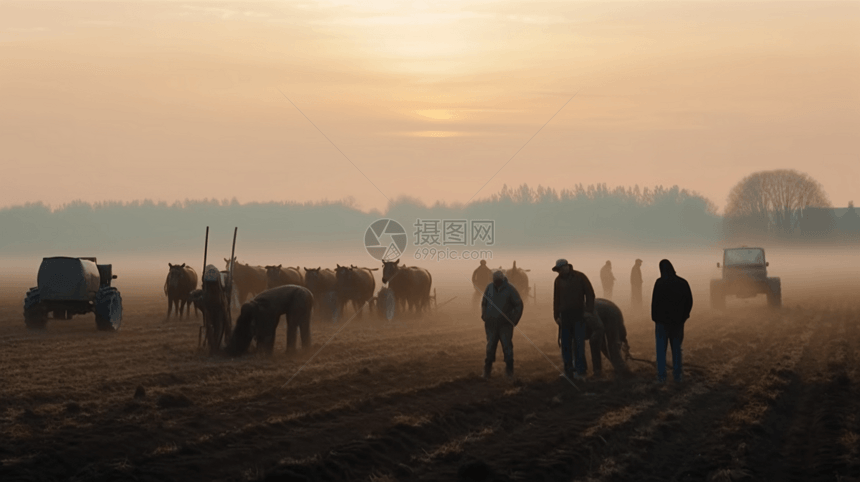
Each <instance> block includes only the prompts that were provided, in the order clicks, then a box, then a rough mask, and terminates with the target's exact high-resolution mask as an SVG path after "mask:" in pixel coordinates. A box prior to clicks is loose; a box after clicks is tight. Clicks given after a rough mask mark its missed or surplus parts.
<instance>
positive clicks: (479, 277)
mask: <svg viewBox="0 0 860 482" xmlns="http://www.w3.org/2000/svg"><path fill="white" fill-rule="evenodd" d="M492 282H493V270H491V269H490V268H489V267H487V261H486V260H483V259H482V260H481V264H480V265H479V266H478V267H477V268H475V271H473V272H472V286H474V287H475V294H474V295H473V296H472V301H473V302H477V301H478V300H477V298H480V297H481V295H482V294H483V293H484V290H485V289H486V288H487V285H488V284H490V283H492Z"/></svg>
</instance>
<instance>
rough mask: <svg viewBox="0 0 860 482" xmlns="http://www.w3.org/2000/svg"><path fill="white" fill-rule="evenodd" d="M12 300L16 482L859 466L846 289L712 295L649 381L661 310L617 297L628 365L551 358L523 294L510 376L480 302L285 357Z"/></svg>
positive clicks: (532, 476) (3, 392)
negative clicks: (203, 345) (581, 378)
mask: <svg viewBox="0 0 860 482" xmlns="http://www.w3.org/2000/svg"><path fill="white" fill-rule="evenodd" d="M25 290H26V288H24V289H23V290H21V291H20V293H24V291H25ZM22 298H23V295H20V296H18V294H17V293H3V294H2V297H0V367H2V368H0V479H2V480H4V481H9V480H34V481H46V480H105V481H112V480H153V481H154V480H158V481H164V480H272V481H300V480H360V481H376V482H381V481H394V480H428V481H431V480H475V481H478V480H487V481H490V480H496V481H506V480H523V481H540V480H547V481H554V480H574V479H578V480H639V481H647V480H696V481H699V480H714V481H735V480H775V481H776V480H778V481H791V480H797V481H810V480H828V481H836V480H842V481H847V480H855V479H856V478H858V477H860V393H858V387H860V371H858V359H857V357H858V355H857V354H858V352H860V326H858V324H860V301H858V299H857V297H856V296H850V295H845V296H842V295H838V294H831V295H829V296H826V295H825V296H815V297H809V299H803V298H802V297H801V298H798V297H795V298H794V299H793V300H791V301H789V300H786V306H785V307H783V309H781V310H778V311H774V310H770V309H768V308H767V307H765V306H764V305H765V303H764V301H763V299H760V300H757V301H755V302H750V303H735V304H730V306H729V307H728V308H727V309H726V310H724V311H707V310H704V309H701V308H700V309H699V310H698V311H695V312H694V315H693V317H692V318H691V319H690V321H689V322H688V324H687V327H686V334H685V340H684V357H685V358H684V361H685V364H686V366H685V377H686V378H685V381H684V382H683V383H681V384H675V383H673V382H671V377H670V381H669V382H668V383H667V384H657V383H655V380H656V374H655V368H654V365H653V361H652V360H654V336H653V332H654V328H653V324H652V323H651V322H650V320H649V319H648V318H647V317H646V316H645V314H644V313H641V314H636V313H634V312H633V310H631V309H630V308H629V307H628V306H626V305H624V304H623V303H621V307H622V308H623V309H624V310H625V316H626V317H627V327H628V330H629V342H630V346H631V349H632V354H633V356H634V357H636V358H639V359H641V360H644V361H630V362H629V364H630V367H631V368H632V369H633V375H632V376H631V377H629V378H621V377H616V376H615V374H614V373H613V372H612V368H611V366H610V364H609V363H608V360H604V372H605V374H604V376H603V378H601V379H593V378H592V379H589V380H588V381H587V382H580V383H578V384H577V385H572V384H571V383H569V382H567V381H565V380H564V379H560V378H559V365H560V361H561V360H560V356H559V349H558V346H557V343H556V339H557V338H556V328H555V324H554V323H553V322H552V321H551V317H550V316H549V315H550V312H549V311H548V308H549V307H548V306H543V305H538V306H535V305H534V304H532V305H527V307H526V311H525V315H524V316H523V319H522V321H521V323H520V324H519V326H518V329H517V333H516V334H515V338H514V347H515V359H516V362H515V363H516V379H515V380H513V381H510V380H507V379H506V378H505V376H504V364H503V363H502V360H501V349H499V353H498V360H497V363H496V365H495V370H494V373H493V377H492V378H491V379H490V380H483V379H482V378H481V377H480V374H481V369H482V365H483V358H484V344H485V337H484V332H483V325H482V322H481V321H480V319H479V317H478V316H477V310H476V308H475V307H474V306H473V305H471V303H470V302H468V301H462V302H461V301H459V300H455V302H452V303H449V304H446V305H445V306H443V307H441V308H439V309H438V310H437V312H435V313H433V314H431V315H427V316H425V317H423V318H420V319H416V318H407V319H401V318H396V319H395V320H394V321H392V322H386V321H380V320H379V319H377V318H375V317H371V316H367V315H365V316H364V317H362V318H361V319H358V318H356V319H352V320H351V321H348V322H341V323H339V324H332V323H331V322H324V321H318V320H316V321H314V322H313V323H312V330H313V338H314V345H313V346H312V347H311V348H310V349H308V350H304V351H302V352H299V353H298V354H295V355H291V356H290V355H287V354H286V353H285V338H286V336H285V327H284V324H283V323H282V324H281V326H279V329H278V338H277V342H276V345H275V354H274V355H273V356H271V357H267V356H262V355H255V354H253V353H252V354H250V355H247V356H244V357H241V358H235V359H233V358H219V357H215V358H211V357H209V356H208V352H206V351H204V350H200V349H198V347H197V344H198V327H199V325H200V319H195V318H194V317H193V316H192V317H191V318H190V319H187V320H182V321H179V320H173V319H172V320H170V321H165V319H164V312H165V299H164V298H163V297H160V296H156V295H152V294H149V295H137V296H132V295H130V294H126V293H124V296H123V298H124V304H125V306H124V309H125V319H124V320H123V327H122V329H121V330H120V331H119V332H117V333H104V332H99V331H97V330H96V326H95V321H94V320H93V319H92V315H90V316H78V317H75V318H74V319H72V320H66V321H59V320H58V321H51V322H49V323H48V328H47V330H45V331H42V332H38V331H29V330H27V329H26V328H25V327H24V322H23V317H22V313H21V311H22V307H21V299H22ZM461 298H462V299H467V298H468V295H467V296H463V297H461ZM440 299H441V297H440ZM458 303H459V304H458ZM706 304H707V303H706V301H702V302H700V303H699V305H706ZM670 358H671V355H670ZM589 362H590V358H589Z"/></svg>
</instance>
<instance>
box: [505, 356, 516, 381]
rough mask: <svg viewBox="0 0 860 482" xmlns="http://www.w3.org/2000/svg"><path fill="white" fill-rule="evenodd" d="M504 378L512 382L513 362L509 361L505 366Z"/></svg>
mask: <svg viewBox="0 0 860 482" xmlns="http://www.w3.org/2000/svg"><path fill="white" fill-rule="evenodd" d="M505 376H506V377H508V379H509V380H513V378H514V362H513V361H510V362H508V363H506V364H505Z"/></svg>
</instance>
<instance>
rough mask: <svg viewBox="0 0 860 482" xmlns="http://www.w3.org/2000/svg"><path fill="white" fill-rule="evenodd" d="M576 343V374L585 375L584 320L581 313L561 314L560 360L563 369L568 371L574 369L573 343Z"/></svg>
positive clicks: (586, 365) (586, 367)
mask: <svg viewBox="0 0 860 482" xmlns="http://www.w3.org/2000/svg"><path fill="white" fill-rule="evenodd" d="M574 341H575V342H576V350H574V351H575V353H576V365H575V368H576V373H578V374H580V375H585V372H586V370H588V364H587V363H586V362H585V320H584V319H583V318H582V313H581V312H580V313H579V316H576V314H575V313H561V359H562V361H563V362H564V369H565V371H568V370H570V369H572V368H574V363H573V360H572V359H573V355H574V354H573V353H572V352H571V350H572V348H573V342H574Z"/></svg>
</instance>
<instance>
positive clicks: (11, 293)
mask: <svg viewBox="0 0 860 482" xmlns="http://www.w3.org/2000/svg"><path fill="white" fill-rule="evenodd" d="M237 244H238V243H237ZM355 244H356V246H355V247H352V248H342V249H336V250H333V249H307V248H301V249H300V248H283V249H271V250H247V249H242V247H241V245H237V249H236V256H237V257H238V259H239V261H240V262H242V263H248V264H252V265H270V264H283V265H284V266H301V267H309V268H310V267H318V266H321V267H329V268H334V267H335V266H336V265H337V264H341V265H351V264H355V265H357V266H364V267H368V268H381V266H382V263H381V262H379V261H377V260H376V259H374V258H373V257H371V256H370V255H369V254H368V253H367V252H366V251H365V249H364V246H362V245H361V244H360V243H355ZM762 247H764V248H765V250H766V257H767V260H768V262H769V263H770V266H769V267H768V275H769V276H776V277H780V278H781V282H782V290H783V304H784V305H786V306H792V305H793V304H796V300H801V299H802V300H810V297H813V298H814V297H832V296H836V295H838V294H843V295H849V294H850V293H851V292H853V291H852V290H854V288H852V287H855V288H856V287H857V286H860V251H858V250H857V249H856V248H852V247H842V248H816V247H808V248H784V247H774V248H768V247H767V246H766V245H764V246H762ZM229 251H230V246H229V244H225V243H221V244H220V245H217V246H216V245H210V250H209V254H208V263H210V264H215V265H216V266H218V267H219V268H222V269H223V267H224V266H225V262H224V258H227V257H229V254H230V253H229ZM416 253H418V254H420V253H419V252H418V251H416V250H415V249H414V247H410V249H408V250H407V251H406V252H405V253H404V256H403V257H401V262H402V263H404V264H407V265H409V266H421V267H424V268H426V269H428V270H429V271H430V272H431V274H432V275H433V287H434V288H435V289H436V295H437V303H439V304H441V303H444V302H446V301H450V300H451V299H453V298H455V297H456V298H458V303H457V304H459V301H462V300H464V299H468V298H471V297H472V291H473V290H472V287H471V275H472V271H473V270H474V269H475V268H476V267H477V266H478V261H476V260H451V259H447V260H438V261H437V260H430V259H415V256H416ZM52 254H53V253H52ZM67 254H69V255H78V256H90V255H92V254H93V253H89V252H87V253H67ZM490 256H491V257H490ZM487 257H488V259H487V264H488V266H490V267H491V268H498V267H499V266H502V267H504V268H510V266H511V264H512V262H513V261H514V260H516V262H517V266H518V267H520V268H523V269H527V270H530V271H529V272H528V275H529V281H530V285H531V286H534V287H535V292H534V293H532V296H534V295H535V294H536V299H537V302H538V304H540V305H545V304H546V305H548V304H549V303H551V301H552V286H553V280H554V278H555V273H554V272H553V271H552V270H551V268H552V266H553V265H554V263H555V260H556V259H558V258H562V257H563V258H566V259H567V260H568V261H569V262H570V263H571V264H572V265H573V266H574V269H576V270H578V271H582V272H583V273H585V274H586V275H587V276H588V277H589V279H590V280H591V282H592V284H593V285H594V289H595V292H596V294H597V296H598V297H601V296H602V288H601V284H600V275H599V274H600V268H601V267H602V266H603V265H604V263H605V262H606V261H607V260H610V261H612V267H613V274H614V275H615V278H616V283H615V288H614V294H613V297H612V299H613V300H614V301H616V302H617V303H618V304H619V305H620V306H622V308H624V309H627V308H628V307H629V303H630V301H629V300H630V283H629V277H630V269H631V268H632V266H633V262H634V260H635V259H636V258H640V259H642V260H643V264H642V268H641V269H642V276H643V279H644V285H643V296H644V299H645V306H646V308H647V306H648V303H649V300H650V291H651V287H652V286H653V284H654V281H655V280H656V279H657V278H658V277H659V268H658V263H659V261H660V260H661V259H664V258H666V259H669V260H670V261H672V263H673V265H674V266H675V269H676V271H677V273H678V275H679V276H681V277H684V278H686V279H687V280H688V281H689V282H690V285H691V288H692V290H693V295H694V301H695V306H694V313H695V312H696V311H699V310H703V309H708V304H709V303H708V299H709V292H708V291H709V281H710V280H711V279H714V278H719V277H720V276H721V270H720V269H719V268H717V266H716V264H717V262H721V261H722V250H721V248H719V247H703V248H666V249H654V248H642V249H607V248H605V247H598V246H594V247H589V246H581V247H576V246H571V247H569V248H563V249H562V248H547V249H531V250H510V249H493V250H490V252H489V253H488V256H487ZM98 260H99V263H110V264H112V265H113V269H114V273H115V274H117V275H118V279H117V280H115V281H114V285H115V286H116V287H118V288H119V289H120V291H121V292H122V293H123V294H124V299H125V300H126V302H128V301H129V300H130V299H131V298H134V297H135V296H145V297H150V296H158V295H160V294H161V290H162V287H163V284H164V279H165V277H166V275H167V269H168V266H167V264H168V263H174V264H176V263H187V264H188V265H190V266H192V267H193V268H194V269H195V270H197V272H198V273H199V272H200V271H201V268H202V265H203V246H202V239H201V246H200V250H199V251H198V252H190V251H185V252H180V251H171V250H169V249H165V250H164V252H163V253H159V254H145V255H111V256H99V259H98ZM40 261H41V256H38V255H21V256H14V257H5V258H2V263H3V266H4V269H3V271H4V273H3V276H2V277H0V293H2V295H0V296H2V297H3V298H5V299H15V298H21V299H23V297H24V294H25V290H26V289H27V288H28V287H30V286H34V285H35V279H36V274H37V272H38V268H39V263H40ZM374 275H375V279H376V283H377V285H376V286H377V289H379V287H380V286H382V281H381V278H382V270H381V269H379V270H377V271H375V272H374ZM765 303H766V302H765V299H764V296H763V295H760V296H758V297H756V298H753V299H744V300H741V299H735V298H732V297H730V298H729V299H728V305H729V306H734V305H737V306H744V305H749V306H764V305H765Z"/></svg>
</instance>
